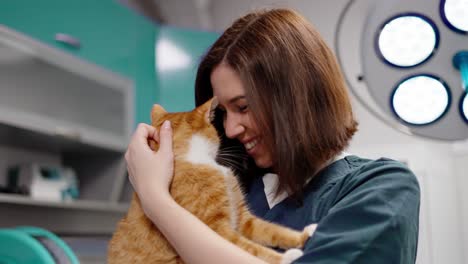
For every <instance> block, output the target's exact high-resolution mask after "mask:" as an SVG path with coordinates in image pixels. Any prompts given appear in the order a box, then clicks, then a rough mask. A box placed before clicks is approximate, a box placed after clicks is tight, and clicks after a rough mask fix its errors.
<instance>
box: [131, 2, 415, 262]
mask: <svg viewBox="0 0 468 264" xmlns="http://www.w3.org/2000/svg"><path fill="white" fill-rule="evenodd" d="M195 90H196V92H195V94H196V104H197V105H200V104H202V103H203V102H205V101H206V100H207V99H209V98H211V97H212V96H213V95H214V96H216V97H217V98H218V101H219V107H218V110H219V113H218V115H217V118H216V120H215V125H217V128H218V129H219V130H220V132H221V133H220V134H222V135H223V139H224V140H223V147H231V146H232V145H241V146H243V148H244V149H245V152H246V153H247V154H248V156H249V158H250V162H249V163H247V164H248V166H247V168H246V170H239V168H234V169H236V170H237V172H238V173H239V174H240V175H241V176H242V180H243V183H244V186H245V190H246V194H247V200H248V203H249V206H250V208H251V209H252V211H253V212H254V213H255V214H257V215H258V216H260V217H262V218H265V219H267V220H269V221H273V222H276V223H280V224H283V225H286V226H289V227H291V228H295V229H298V230H302V229H303V228H304V227H305V226H306V225H308V224H310V223H318V227H317V230H316V232H315V234H314V235H313V237H312V238H311V239H309V241H308V242H307V244H306V245H305V247H304V255H303V256H302V257H301V258H300V259H298V260H297V261H296V262H295V263H414V262H415V258H416V247H417V238H418V216H419V198H420V197H419V186H418V183H417V181H416V178H415V177H414V175H413V174H412V173H411V172H410V171H409V170H408V169H407V168H406V167H405V166H404V165H403V164H401V163H399V162H396V161H393V160H389V159H379V160H367V159H363V158H359V157H357V156H350V155H345V154H344V153H342V152H343V150H344V149H345V147H346V146H347V145H348V142H349V141H350V139H351V138H352V136H353V134H354V133H355V131H356V127H357V123H356V122H355V120H354V117H353V114H352V109H351V105H350V101H349V97H348V95H347V92H346V87H345V85H344V81H343V78H342V75H341V73H340V70H339V66H338V64H337V62H336V59H335V58H334V55H333V54H332V52H331V51H330V49H329V48H328V47H327V45H326V44H325V42H324V41H323V39H322V38H321V37H320V35H319V34H318V32H317V31H316V30H315V29H314V28H313V27H312V26H311V25H310V24H309V23H308V22H307V21H306V20H305V19H304V18H303V17H301V16H300V15H299V14H297V13H295V12H294V11H292V10H287V9H275V10H270V11H264V12H254V13H251V14H248V15H246V16H244V17H242V18H240V19H238V20H237V21H235V22H234V24H233V25H232V26H231V27H230V28H228V29H227V30H226V31H225V32H224V33H223V35H222V36H221V37H220V38H219V39H218V40H217V41H216V42H215V43H214V44H213V46H212V47H211V48H210V50H209V51H208V53H207V54H206V55H205V57H204V58H203V60H202V61H201V63H200V66H199V69H198V73H197V80H196V88H195ZM148 138H154V139H156V140H159V141H160V144H161V146H160V150H159V151H158V152H156V153H153V152H152V151H151V150H150V148H149V147H148V145H147V139H148ZM171 144H172V143H171V130H170V124H166V126H163V128H162V129H161V131H159V132H158V131H156V130H155V129H154V128H153V127H151V126H148V125H140V126H139V127H138V128H137V130H136V132H135V134H134V136H133V138H132V140H131V143H130V145H129V149H128V151H127V155H126V158H127V163H128V168H129V174H130V179H131V182H132V184H133V186H134V188H135V190H136V192H137V193H138V194H139V197H140V199H141V202H142V204H143V207H144V210H145V212H146V214H147V215H148V217H149V218H150V219H151V220H152V221H153V222H154V223H155V225H156V226H157V227H158V228H159V229H160V230H161V231H162V232H163V234H164V235H165V236H166V238H167V239H168V240H169V241H170V243H171V244H172V245H173V246H174V248H175V249H176V251H177V252H178V253H179V254H180V255H181V257H182V258H183V259H184V260H185V261H186V262H187V263H262V261H261V260H259V259H257V258H256V257H254V256H251V255H249V254H248V253H246V252H244V251H243V250H241V249H239V248H237V247H236V246H234V245H232V244H231V243H229V242H228V241H226V240H224V239H223V238H221V237H220V236H218V235H217V234H216V233H215V232H213V231H212V230H211V229H209V228H208V227H207V226H205V225H204V224H203V223H202V222H201V221H199V220H198V219H197V218H195V217H194V216H193V215H191V214H190V213H188V212H187V211H186V210H185V209H183V208H182V207H180V206H179V205H177V204H176V203H175V202H174V200H173V199H172V198H171V197H170V194H169V191H168V189H169V185H170V182H171V177H172V169H173V160H172V159H173V156H172V145H171ZM155 171H156V173H155ZM155 175H157V177H155ZM200 238H203V239H200Z"/></svg>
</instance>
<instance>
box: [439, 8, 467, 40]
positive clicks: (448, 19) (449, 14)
mask: <svg viewBox="0 0 468 264" xmlns="http://www.w3.org/2000/svg"><path fill="white" fill-rule="evenodd" d="M440 12H441V15H442V19H443V20H444V22H445V24H447V26H448V27H449V28H451V29H453V30H455V31H457V32H459V33H465V34H467V33H468V0H442V1H441V4H440Z"/></svg>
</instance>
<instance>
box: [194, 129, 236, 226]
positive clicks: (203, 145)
mask: <svg viewBox="0 0 468 264" xmlns="http://www.w3.org/2000/svg"><path fill="white" fill-rule="evenodd" d="M217 151H218V146H217V145H216V144H215V143H213V142H211V141H210V140H208V139H207V138H206V137H204V136H202V135H200V134H194V135H193V136H192V138H191V139H190V142H189V149H188V151H187V154H186V156H185V160H186V161H188V162H190V163H193V164H205V165H210V166H212V167H213V168H216V169H218V170H220V171H221V172H222V173H223V175H224V176H225V178H226V190H227V194H228V196H229V200H230V201H231V202H230V203H229V204H230V206H231V208H230V209H231V217H230V220H231V227H232V228H233V229H234V230H236V229H237V220H238V219H237V208H236V206H235V204H236V203H234V202H233V201H234V200H235V197H234V194H233V192H232V187H233V184H232V182H231V181H232V180H234V179H230V178H229V177H232V176H233V174H232V172H231V170H230V169H229V168H227V167H224V166H221V165H219V164H218V163H216V160H215V158H216V154H217Z"/></svg>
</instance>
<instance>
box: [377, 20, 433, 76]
mask: <svg viewBox="0 0 468 264" xmlns="http://www.w3.org/2000/svg"><path fill="white" fill-rule="evenodd" d="M438 38H439V37H438V31H437V29H436V27H435V25H434V24H433V23H432V22H430V21H429V19H427V18H424V17H423V16H419V15H400V16H397V17H395V18H392V19H390V20H389V21H388V22H386V23H385V24H384V26H383V28H382V30H381V31H380V33H379V35H378V43H377V49H378V51H379V52H380V54H381V56H382V57H383V59H384V61H386V62H387V63H389V64H391V65H393V66H397V67H412V66H416V65H418V64H421V63H423V62H424V61H426V60H427V59H429V57H430V56H431V55H432V54H433V53H434V51H435V49H436V48H437V45H438Z"/></svg>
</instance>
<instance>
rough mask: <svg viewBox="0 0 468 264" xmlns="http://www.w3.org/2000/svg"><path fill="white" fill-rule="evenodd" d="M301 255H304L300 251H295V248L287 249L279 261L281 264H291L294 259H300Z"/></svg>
mask: <svg viewBox="0 0 468 264" xmlns="http://www.w3.org/2000/svg"><path fill="white" fill-rule="evenodd" d="M302 255H304V253H302V250H300V249H297V248H292V249H288V250H287V251H286V252H284V254H283V258H282V259H281V264H291V263H292V262H293V261H295V260H296V259H298V258H300V257H302Z"/></svg>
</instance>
